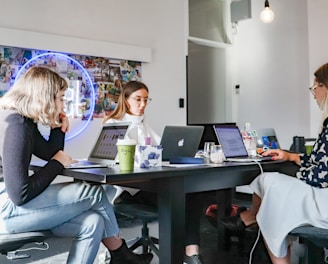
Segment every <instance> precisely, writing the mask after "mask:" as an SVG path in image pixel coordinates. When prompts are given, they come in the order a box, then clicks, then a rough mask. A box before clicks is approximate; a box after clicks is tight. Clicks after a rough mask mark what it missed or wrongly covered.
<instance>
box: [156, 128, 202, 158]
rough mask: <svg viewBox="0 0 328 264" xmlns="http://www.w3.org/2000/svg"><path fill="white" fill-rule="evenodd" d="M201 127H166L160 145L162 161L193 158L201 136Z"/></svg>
mask: <svg viewBox="0 0 328 264" xmlns="http://www.w3.org/2000/svg"><path fill="white" fill-rule="evenodd" d="M203 130H204V127H203V126H166V127H165V128H164V131H163V135H162V139H161V145H162V146H163V152H162V160H163V161H169V160H170V158H177V157H194V156H195V154H196V152H197V150H198V145H199V142H200V139H201V137H202V134H203Z"/></svg>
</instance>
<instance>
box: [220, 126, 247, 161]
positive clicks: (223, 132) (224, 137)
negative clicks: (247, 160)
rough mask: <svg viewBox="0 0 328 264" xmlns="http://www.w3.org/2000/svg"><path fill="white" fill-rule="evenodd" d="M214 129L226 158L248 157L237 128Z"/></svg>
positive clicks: (221, 127)
mask: <svg viewBox="0 0 328 264" xmlns="http://www.w3.org/2000/svg"><path fill="white" fill-rule="evenodd" d="M214 129H215V133H216V135H217V137H218V140H219V142H220V144H221V146H222V150H223V153H224V155H225V157H226V158H233V157H247V156H248V153H247V150H246V148H245V145H244V141H243V138H242V136H241V133H240V130H239V128H238V127H237V126H220V125H214Z"/></svg>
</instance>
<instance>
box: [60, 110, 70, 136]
mask: <svg viewBox="0 0 328 264" xmlns="http://www.w3.org/2000/svg"><path fill="white" fill-rule="evenodd" d="M59 120H60V121H61V124H62V125H61V131H62V132H64V133H66V132H67V131H68V128H69V121H68V117H67V116H66V113H65V112H61V113H60V114H59Z"/></svg>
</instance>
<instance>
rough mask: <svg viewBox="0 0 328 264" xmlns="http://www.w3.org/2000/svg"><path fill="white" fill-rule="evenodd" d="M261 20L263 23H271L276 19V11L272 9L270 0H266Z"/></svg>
mask: <svg viewBox="0 0 328 264" xmlns="http://www.w3.org/2000/svg"><path fill="white" fill-rule="evenodd" d="M260 17H261V20H262V22H263V23H271V22H272V21H273V19H274V13H273V11H272V10H271V9H270V5H269V0H265V2H264V9H263V10H262V12H261V15H260Z"/></svg>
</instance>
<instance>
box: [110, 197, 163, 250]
mask: <svg viewBox="0 0 328 264" xmlns="http://www.w3.org/2000/svg"><path fill="white" fill-rule="evenodd" d="M114 210H115V213H116V214H119V215H121V216H125V217H128V218H130V219H139V220H141V221H142V228H141V237H136V238H134V239H131V240H129V241H127V244H128V246H129V248H130V249H132V250H135V249H136V248H138V247H140V246H142V251H143V253H147V252H150V251H153V252H154V253H155V254H156V255H157V256H158V253H159V249H158V246H156V245H158V242H159V241H158V238H155V237H152V236H150V235H149V228H148V223H150V222H153V221H155V220H157V219H158V213H157V208H155V207H154V206H151V205H145V204H138V203H118V204H114Z"/></svg>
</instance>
